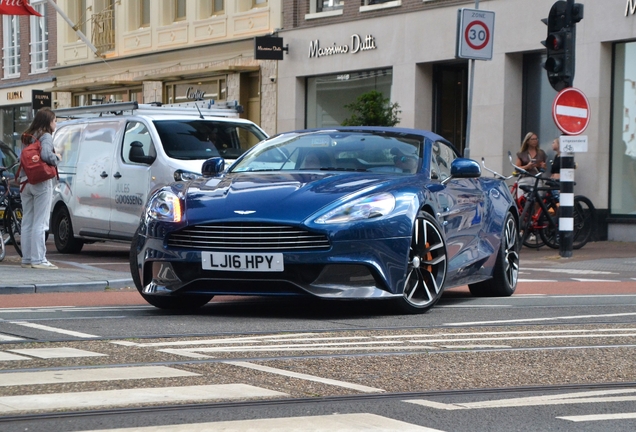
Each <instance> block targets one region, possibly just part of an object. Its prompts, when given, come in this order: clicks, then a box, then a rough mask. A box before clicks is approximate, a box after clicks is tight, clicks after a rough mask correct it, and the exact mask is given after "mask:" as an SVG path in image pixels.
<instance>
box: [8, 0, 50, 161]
mask: <svg viewBox="0 0 636 432" xmlns="http://www.w3.org/2000/svg"><path fill="white" fill-rule="evenodd" d="M31 5H32V6H33V8H34V9H35V10H36V11H37V12H38V13H40V15H42V17H37V16H27V15H2V16H0V23H1V24H2V25H1V26H0V45H1V46H2V72H1V74H0V140H2V141H3V142H4V143H5V144H7V145H9V146H10V147H12V148H14V149H15V150H16V153H19V148H20V146H21V144H20V135H21V134H22V132H23V131H24V130H25V129H26V128H27V127H28V126H29V124H30V123H31V120H32V119H33V108H34V107H35V108H38V107H41V106H51V95H50V94H49V93H46V92H43V91H42V90H43V89H44V88H47V87H51V85H52V84H53V81H54V80H55V76H54V74H53V72H52V71H51V65H54V64H55V62H56V61H57V46H56V44H55V39H56V33H57V29H56V25H55V20H56V16H55V9H54V8H53V7H51V6H50V5H49V4H48V3H47V1H46V0H38V1H35V0H34V1H31Z"/></svg>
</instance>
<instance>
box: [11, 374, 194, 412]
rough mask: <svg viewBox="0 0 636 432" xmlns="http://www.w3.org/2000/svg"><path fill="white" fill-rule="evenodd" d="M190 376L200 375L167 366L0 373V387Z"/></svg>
mask: <svg viewBox="0 0 636 432" xmlns="http://www.w3.org/2000/svg"><path fill="white" fill-rule="evenodd" d="M192 376H200V374H197V373H194V372H187V371H183V370H179V369H174V368H170V367H167V366H139V367H115V368H112V367H111V368H98V369H69V370H52V371H39V372H7V373H0V387H10V386H22V385H41V384H65V383H73V382H94V381H116V380H133V379H151V378H175V377H192ZM0 410H1V409H0Z"/></svg>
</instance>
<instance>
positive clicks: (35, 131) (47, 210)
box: [20, 108, 58, 270]
mask: <svg viewBox="0 0 636 432" xmlns="http://www.w3.org/2000/svg"><path fill="white" fill-rule="evenodd" d="M56 126H57V124H56V117H55V113H54V112H53V111H52V110H51V109H50V108H41V109H39V110H38V111H37V113H36V114H35V118H34V119H33V122H32V123H31V125H30V126H29V127H28V128H27V130H26V131H24V133H23V134H22V145H23V146H28V145H30V144H32V143H33V142H35V139H38V140H40V144H41V145H42V151H41V152H40V158H41V159H42V160H43V161H44V162H46V163H47V164H49V165H52V166H57V161H58V157H57V155H56V154H55V148H54V147H53V136H52V134H53V132H54V131H55V128H56ZM20 180H21V183H23V184H24V188H23V189H22V190H21V191H20V197H21V198H22V231H21V236H22V237H21V241H22V267H23V268H35V269H51V270H54V269H57V266H55V265H53V264H51V263H50V262H49V261H48V260H47V259H46V239H45V235H46V234H45V233H46V230H47V228H48V226H49V217H50V215H51V201H52V199H53V185H54V182H55V179H54V178H52V179H49V180H45V181H43V182H41V183H36V184H30V183H28V182H26V178H24V177H23V178H21V179H20Z"/></svg>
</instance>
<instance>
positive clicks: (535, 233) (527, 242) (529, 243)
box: [522, 227, 545, 249]
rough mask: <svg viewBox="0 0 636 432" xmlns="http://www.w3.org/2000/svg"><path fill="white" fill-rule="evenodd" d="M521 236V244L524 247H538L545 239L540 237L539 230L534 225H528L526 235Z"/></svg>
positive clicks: (543, 244) (542, 244) (543, 243)
mask: <svg viewBox="0 0 636 432" xmlns="http://www.w3.org/2000/svg"><path fill="white" fill-rule="evenodd" d="M522 238H523V245H524V246H525V247H529V248H532V249H539V248H540V247H542V246H545V241H544V240H543V237H541V234H540V230H537V229H535V228H534V227H530V228H529V229H528V235H527V236H524V237H522Z"/></svg>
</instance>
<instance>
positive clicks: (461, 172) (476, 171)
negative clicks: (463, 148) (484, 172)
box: [442, 158, 481, 183]
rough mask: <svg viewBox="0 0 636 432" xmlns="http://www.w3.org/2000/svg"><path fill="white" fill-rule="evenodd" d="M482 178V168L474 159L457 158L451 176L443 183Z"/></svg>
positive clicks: (452, 164) (452, 165) (452, 166)
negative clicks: (457, 179) (454, 179)
mask: <svg viewBox="0 0 636 432" xmlns="http://www.w3.org/2000/svg"><path fill="white" fill-rule="evenodd" d="M480 176H481V167H480V166H479V164H478V163H477V161H474V160H472V159H465V158H457V159H455V160H454V161H453V163H451V175H450V177H448V178H446V179H444V180H443V181H442V183H446V182H448V181H449V180H450V179H452V178H475V177H480Z"/></svg>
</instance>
